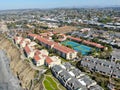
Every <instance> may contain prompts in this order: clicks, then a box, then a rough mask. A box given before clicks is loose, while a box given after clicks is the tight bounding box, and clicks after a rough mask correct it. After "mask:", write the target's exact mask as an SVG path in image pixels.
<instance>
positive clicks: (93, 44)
mask: <svg viewBox="0 0 120 90" xmlns="http://www.w3.org/2000/svg"><path fill="white" fill-rule="evenodd" d="M68 38H69V39H72V40H75V41H80V42H81V41H82V39H80V38H75V37H71V36H68ZM83 43H84V44H88V45H91V46H95V47H97V48H104V46H102V45H101V44H98V43H95V42H91V41H87V40H83Z"/></svg>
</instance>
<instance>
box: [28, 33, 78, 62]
mask: <svg viewBox="0 0 120 90" xmlns="http://www.w3.org/2000/svg"><path fill="white" fill-rule="evenodd" d="M28 38H30V39H31V40H38V41H39V44H40V45H42V46H44V47H46V48H47V49H52V50H53V51H54V52H55V53H56V54H58V55H59V56H61V57H63V58H65V59H68V60H70V59H74V58H76V57H77V52H76V51H75V50H73V49H71V48H68V47H66V46H63V45H61V44H60V43H56V42H54V41H51V40H48V39H45V38H43V37H41V36H39V35H36V34H28Z"/></svg>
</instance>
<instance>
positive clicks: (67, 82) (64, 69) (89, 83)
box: [51, 63, 103, 90]
mask: <svg viewBox="0 0 120 90" xmlns="http://www.w3.org/2000/svg"><path fill="white" fill-rule="evenodd" d="M51 71H52V74H53V75H54V76H55V77H56V78H57V79H58V80H59V82H60V83H61V84H62V85H63V86H64V87H66V88H67V90H90V89H91V90H92V89H93V88H94V89H95V90H103V89H101V87H100V86H98V85H97V83H96V82H95V81H94V80H92V79H91V78H90V77H89V76H87V75H85V73H83V72H81V71H80V70H78V69H77V68H75V67H74V66H72V65H71V64H70V63H63V64H61V65H54V66H53V67H52V68H51ZM96 85H97V86H96ZM94 89H93V90H94Z"/></svg>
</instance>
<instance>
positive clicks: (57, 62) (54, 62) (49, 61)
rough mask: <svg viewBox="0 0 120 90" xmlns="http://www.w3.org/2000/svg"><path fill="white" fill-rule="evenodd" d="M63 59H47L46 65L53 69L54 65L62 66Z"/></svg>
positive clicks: (55, 57)
mask: <svg viewBox="0 0 120 90" xmlns="http://www.w3.org/2000/svg"><path fill="white" fill-rule="evenodd" d="M60 64H61V59H59V58H58V57H57V56H52V57H49V56H48V57H47V58H46V60H45V65H46V66H48V67H49V68H51V67H53V66H54V65H60Z"/></svg>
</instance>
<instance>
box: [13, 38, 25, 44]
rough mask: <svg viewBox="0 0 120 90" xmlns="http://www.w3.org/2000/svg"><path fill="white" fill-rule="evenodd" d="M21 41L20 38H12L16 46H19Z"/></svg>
mask: <svg viewBox="0 0 120 90" xmlns="http://www.w3.org/2000/svg"><path fill="white" fill-rule="evenodd" d="M22 39H23V38H22V37H15V38H14V43H15V44H17V45H18V44H20V41H21V40H22Z"/></svg>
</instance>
